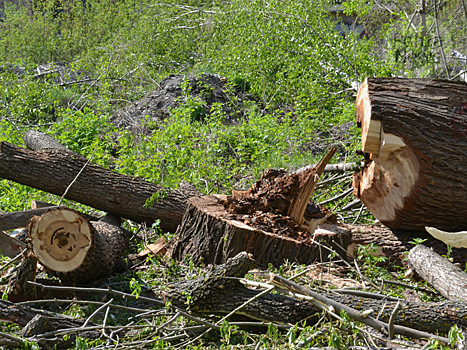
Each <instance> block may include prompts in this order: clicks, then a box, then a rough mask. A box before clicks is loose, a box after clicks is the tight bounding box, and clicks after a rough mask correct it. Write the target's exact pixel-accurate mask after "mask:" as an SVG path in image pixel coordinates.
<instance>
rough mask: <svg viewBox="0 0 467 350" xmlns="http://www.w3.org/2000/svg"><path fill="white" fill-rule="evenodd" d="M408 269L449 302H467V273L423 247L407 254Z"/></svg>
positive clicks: (416, 247) (419, 246) (415, 248)
mask: <svg viewBox="0 0 467 350" xmlns="http://www.w3.org/2000/svg"><path fill="white" fill-rule="evenodd" d="M408 263H409V267H410V268H411V269H413V270H414V271H415V272H416V273H417V274H418V275H419V276H420V277H421V278H423V279H424V280H425V281H427V282H428V283H429V284H430V285H431V286H433V288H435V289H436V290H437V291H438V292H440V293H441V295H442V296H444V297H445V298H447V299H449V300H462V301H467V289H466V288H465V286H467V273H465V272H464V271H462V270H461V269H460V268H459V267H457V266H455V265H453V264H452V263H451V262H450V261H449V260H447V259H446V258H443V257H442V256H441V255H439V254H437V253H435V252H434V251H433V250H431V249H430V248H428V247H426V246H424V245H421V244H420V245H417V246H415V247H414V248H412V249H411V250H410V252H409V257H408Z"/></svg>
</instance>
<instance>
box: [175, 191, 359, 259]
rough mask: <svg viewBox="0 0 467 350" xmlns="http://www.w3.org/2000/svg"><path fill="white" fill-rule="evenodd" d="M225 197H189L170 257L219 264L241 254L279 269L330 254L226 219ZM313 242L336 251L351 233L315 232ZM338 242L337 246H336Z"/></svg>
mask: <svg viewBox="0 0 467 350" xmlns="http://www.w3.org/2000/svg"><path fill="white" fill-rule="evenodd" d="M225 198H226V196H203V197H196V198H191V199H190V200H189V201H188V207H187V210H186V213H185V215H184V217H183V221H182V224H181V225H180V229H179V231H178V237H177V239H176V241H175V243H174V245H173V249H172V253H171V255H172V257H173V258H175V259H177V260H183V258H184V256H186V255H189V256H190V257H191V258H192V259H193V261H195V262H196V263H205V264H221V263H224V262H226V261H227V259H229V258H231V257H234V256H235V255H237V254H238V253H240V252H242V251H246V252H248V253H251V254H253V255H254V257H255V260H256V262H257V263H258V264H259V265H260V266H263V267H267V266H268V264H269V263H271V264H273V265H274V266H277V267H279V266H280V265H281V264H283V263H284V262H285V261H289V262H298V263H300V264H309V263H311V262H313V261H316V260H322V261H325V260H327V256H328V255H329V251H328V250H325V249H324V248H321V247H320V246H319V245H317V244H315V243H312V242H311V241H309V242H306V241H299V240H296V239H293V238H291V237H285V236H281V235H278V234H274V233H270V232H266V231H263V230H261V229H257V228H254V227H252V226H249V225H246V224H245V223H243V222H240V221H237V220H232V219H230V218H229V215H228V213H227V211H226V210H225V207H224V204H222V202H223V200H225ZM313 237H314V240H315V241H320V242H321V243H323V244H327V245H329V246H331V247H332V248H333V249H336V250H338V251H340V250H342V249H341V248H340V247H339V245H340V246H341V247H343V248H344V249H345V248H346V247H347V246H348V245H349V243H350V237H351V235H350V232H349V231H346V230H340V229H338V228H336V232H331V231H329V230H323V229H321V230H319V229H318V230H316V231H315V233H314V236H313ZM334 242H337V243H338V244H339V245H337V244H336V243H334Z"/></svg>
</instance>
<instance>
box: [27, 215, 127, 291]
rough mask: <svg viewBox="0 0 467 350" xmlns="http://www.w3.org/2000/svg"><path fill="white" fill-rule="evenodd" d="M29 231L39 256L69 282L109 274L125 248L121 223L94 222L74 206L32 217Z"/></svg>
mask: <svg viewBox="0 0 467 350" xmlns="http://www.w3.org/2000/svg"><path fill="white" fill-rule="evenodd" d="M28 231H29V232H28V233H29V236H30V237H31V242H32V248H33V251H34V254H35V256H36V257H37V258H38V260H39V261H40V262H41V263H42V264H43V265H45V266H46V267H47V268H48V269H49V272H50V273H52V274H54V275H56V276H58V277H60V279H62V280H63V281H65V282H68V283H69V282H73V283H87V282H90V281H94V280H96V279H99V278H102V277H105V276H108V275H110V274H111V273H113V272H114V271H115V269H116V268H117V267H118V264H119V262H120V261H121V259H122V258H123V254H124V251H125V249H126V237H125V234H124V232H123V230H122V229H121V228H120V227H117V226H113V225H110V224H107V223H105V222H100V221H95V222H92V223H91V222H89V221H88V220H87V219H86V218H85V217H84V216H82V215H81V214H80V213H78V212H76V211H73V210H71V209H55V210H50V211H48V212H46V213H45V214H43V215H42V216H41V217H35V218H33V219H32V220H31V223H30V225H29V227H28Z"/></svg>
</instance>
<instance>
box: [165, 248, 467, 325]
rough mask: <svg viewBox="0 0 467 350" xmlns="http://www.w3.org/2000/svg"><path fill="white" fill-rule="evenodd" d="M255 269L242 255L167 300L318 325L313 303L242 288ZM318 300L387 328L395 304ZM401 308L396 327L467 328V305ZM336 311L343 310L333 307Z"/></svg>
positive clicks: (177, 288)
mask: <svg viewBox="0 0 467 350" xmlns="http://www.w3.org/2000/svg"><path fill="white" fill-rule="evenodd" d="M253 266H255V262H254V261H253V260H252V256H250V255H248V254H246V253H245V252H243V253H240V254H238V255H237V256H235V257H234V258H232V259H230V260H228V261H227V262H226V263H225V264H222V265H218V266H214V267H213V269H212V270H211V271H208V272H207V273H206V274H205V275H204V276H202V277H200V278H195V279H191V280H185V281H181V282H177V283H174V284H172V285H170V288H169V290H168V291H167V292H166V295H165V296H166V298H167V300H170V301H172V303H173V304H174V305H179V306H180V307H186V306H187V305H188V308H189V310H190V311H192V312H195V313H201V314H207V315H210V314H229V313H231V312H232V311H233V310H236V309H237V308H239V307H240V306H241V305H242V304H244V303H246V302H248V301H250V302H249V303H247V304H246V305H245V306H244V307H243V308H240V309H239V310H238V312H236V314H237V315H243V316H247V317H248V318H251V319H254V320H260V321H266V322H275V323H290V324H296V323H298V322H301V321H304V320H307V321H308V323H309V324H313V322H315V321H316V320H317V318H318V316H319V314H321V312H322V310H321V309H320V308H318V307H316V306H314V305H313V304H312V303H310V302H307V301H303V300H298V299H296V298H293V297H290V296H285V295H281V294H272V293H267V294H264V295H261V296H258V294H259V293H260V291H258V290H252V289H249V288H247V287H245V285H243V284H242V283H240V280H239V279H240V278H243V277H244V275H245V274H246V273H247V272H248V271H249V270H250V269H251V268H252V267H253ZM305 289H306V288H305ZM314 293H315V294H316V292H314ZM319 294H320V295H322V298H321V297H320V299H321V300H325V299H327V300H331V301H332V302H336V303H339V304H340V305H341V306H342V305H346V306H348V307H351V308H353V309H355V310H358V311H361V312H368V311H369V310H372V312H371V313H370V316H371V317H375V318H376V317H377V316H378V315H379V319H380V320H382V321H383V322H388V321H389V318H390V317H391V314H392V312H393V310H394V308H395V306H396V304H397V301H396V300H394V299H393V298H392V299H391V298H389V299H390V300H388V299H386V298H379V299H372V298H369V297H361V296H358V295H348V294H339V293H321V292H320V293H319ZM370 294H371V293H370ZM379 296H380V295H379ZM187 298H189V299H187ZM187 300H189V303H187ZM399 302H400V303H401V309H400V311H399V312H398V313H397V315H396V319H395V324H396V325H399V326H404V327H410V328H413V329H417V330H419V331H423V332H431V333H438V332H440V333H447V332H449V329H450V327H451V326H452V325H453V324H457V325H458V326H459V327H467V304H466V303H463V302H453V301H446V302H439V303H434V302H432V303H416V302H406V301H403V300H400V301H399ZM337 306H339V305H338V304H335V305H334V307H337ZM401 331H403V330H402V329H401Z"/></svg>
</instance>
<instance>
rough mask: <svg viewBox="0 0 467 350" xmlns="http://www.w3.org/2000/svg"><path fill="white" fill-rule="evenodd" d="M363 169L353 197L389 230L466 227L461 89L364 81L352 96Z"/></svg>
mask: <svg viewBox="0 0 467 350" xmlns="http://www.w3.org/2000/svg"><path fill="white" fill-rule="evenodd" d="M357 125H358V126H359V127H361V129H362V146H363V152H364V153H365V154H366V155H367V162H366V165H365V167H364V169H363V170H362V171H361V172H359V173H358V174H356V175H355V176H354V181H353V183H354V193H355V194H356V196H357V197H359V198H360V199H361V200H362V202H363V203H364V204H365V206H366V207H367V208H368V209H369V210H370V211H371V212H372V214H373V215H374V216H375V217H376V218H377V219H379V220H380V221H381V222H382V223H383V224H385V225H387V226H388V227H390V228H393V229H402V230H417V231H424V229H425V226H433V227H437V228H439V229H442V230H446V231H458V230H462V229H465V228H466V227H467V195H466V189H467V177H466V176H465V174H466V173H467V84H465V83H462V82H455V81H443V80H431V79H398V78H367V79H366V80H365V82H364V83H363V84H362V86H361V88H360V90H359V92H358V96H357Z"/></svg>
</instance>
